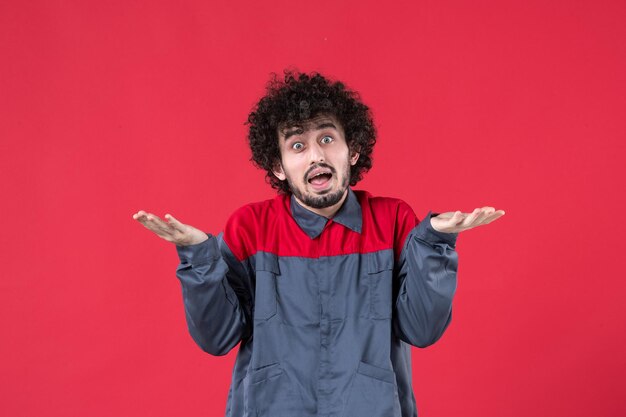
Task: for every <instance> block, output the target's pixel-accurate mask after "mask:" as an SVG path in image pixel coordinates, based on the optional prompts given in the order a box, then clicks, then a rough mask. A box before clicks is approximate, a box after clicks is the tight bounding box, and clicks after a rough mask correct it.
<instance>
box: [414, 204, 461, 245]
mask: <svg viewBox="0 0 626 417" xmlns="http://www.w3.org/2000/svg"><path fill="white" fill-rule="evenodd" d="M438 214H440V213H433V212H432V210H431V211H429V212H428V214H427V215H426V217H424V219H423V220H422V221H421V222H420V223H419V224H418V225H417V229H416V230H415V235H416V236H417V237H418V238H420V239H422V240H424V241H426V242H429V243H433V244H435V243H446V244H448V245H450V246H452V248H454V247H455V245H456V239H457V237H458V236H459V234H458V233H444V232H439V231H437V230H435V229H434V228H433V226H432V224H430V218H431V217H435V216H437V215H438Z"/></svg>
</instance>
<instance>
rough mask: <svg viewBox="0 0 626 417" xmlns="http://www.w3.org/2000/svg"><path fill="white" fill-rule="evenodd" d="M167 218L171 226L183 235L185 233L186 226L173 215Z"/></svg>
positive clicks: (166, 216) (168, 215) (167, 215)
mask: <svg viewBox="0 0 626 417" xmlns="http://www.w3.org/2000/svg"><path fill="white" fill-rule="evenodd" d="M165 218H166V219H167V220H168V222H169V225H170V226H171V227H173V228H174V229H175V230H177V231H179V232H181V233H184V232H185V225H184V224H182V223H181V222H179V221H178V220H177V219H176V218H175V217H174V216H172V215H171V214H166V215H165Z"/></svg>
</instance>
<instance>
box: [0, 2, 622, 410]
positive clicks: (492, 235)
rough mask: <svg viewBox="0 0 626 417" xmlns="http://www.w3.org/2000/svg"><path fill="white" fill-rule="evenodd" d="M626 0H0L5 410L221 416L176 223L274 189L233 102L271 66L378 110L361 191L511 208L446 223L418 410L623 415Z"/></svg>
mask: <svg viewBox="0 0 626 417" xmlns="http://www.w3.org/2000/svg"><path fill="white" fill-rule="evenodd" d="M624 22H626V3H625V2H623V1H600V2H598V1H550V2H544V1H515V2H514V1H507V2H502V1H471V2H470V1H468V2H460V1H440V2H434V1H416V2H409V1H406V2H369V3H368V2H363V1H356V0H355V1H344V2H339V1H319V2H314V3H311V2H293V1H280V2H271V6H269V2H258V1H246V2H241V1H240V2H230V3H227V2H217V1H212V2H207V1H186V2H181V1H159V2H155V1H145V2H138V1H105V2H93V1H92V2H83V1H24V2H22V1H13V2H9V1H3V2H2V3H1V4H0V56H1V57H2V58H1V59H2V65H0V138H1V149H0V150H1V152H0V164H1V165H0V166H1V169H2V176H1V177H2V179H1V187H2V188H1V190H0V191H1V192H2V203H1V205H0V207H1V211H2V233H0V245H1V247H0V253H1V256H2V279H1V281H0V297H1V299H0V332H1V335H2V336H1V343H0V361H1V362H0V366H1V369H0V414H2V415H6V416H174V415H181V416H183V415H184V416H219V415H223V412H224V408H225V404H226V394H227V391H228V387H229V382H230V376H231V369H232V365H233V362H234V359H235V354H236V351H237V349H238V348H235V349H234V350H233V351H231V352H230V353H229V354H228V355H227V356H225V357H213V356H210V355H207V354H205V353H204V352H202V351H201V350H200V349H199V348H198V347H197V346H196V345H195V344H194V343H193V341H192V340H191V337H190V336H189V335H188V333H187V328H186V324H185V321H184V312H183V304H182V296H181V292H180V285H179V283H178V281H177V279H176V277H175V268H176V266H177V264H178V257H177V255H176V251H175V249H174V247H173V246H172V244H171V243H168V242H166V241H164V240H161V239H159V238H158V237H156V236H154V235H153V234H152V233H150V232H149V231H148V230H146V229H145V228H144V227H143V226H141V225H140V224H139V223H137V222H136V221H135V220H133V219H132V214H133V213H135V212H136V211H138V210H140V209H143V210H147V211H151V212H154V213H156V214H158V215H159V216H163V215H164V214H165V213H168V212H169V213H171V214H173V215H174V216H176V217H178V218H179V219H180V220H181V221H183V222H185V223H189V224H192V225H194V226H196V227H198V228H201V229H203V230H205V231H210V232H214V233H217V232H219V231H220V230H221V228H222V226H223V224H224V222H225V220H226V219H227V217H228V215H229V214H230V213H231V212H232V211H233V210H235V209H236V208H237V207H239V206H241V205H243V204H245V203H247V202H250V201H256V200H259V199H265V198H271V197H272V196H273V195H274V191H273V190H272V189H271V188H270V187H269V186H268V185H266V184H265V183H264V181H263V172H261V171H259V170H257V169H255V168H254V167H253V166H252V165H251V164H250V163H249V161H248V159H249V157H250V152H249V150H248V148H247V144H246V140H245V135H246V127H245V126H244V125H243V122H244V121H245V120H246V117H247V114H248V112H249V111H250V109H251V108H252V106H253V105H254V103H255V102H256V100H257V99H258V98H259V97H260V96H261V95H262V94H263V92H264V85H265V82H266V81H267V80H268V78H269V73H270V72H280V71H282V70H283V69H284V68H285V67H287V66H295V67H297V68H299V69H301V70H304V71H311V70H318V71H321V72H323V73H325V74H327V75H329V76H331V77H334V78H337V79H341V80H344V81H345V83H346V84H347V85H348V86H349V87H351V88H354V89H356V90H358V91H359V92H360V93H361V95H362V98H363V100H364V101H365V102H366V103H367V104H368V105H369V106H370V107H371V108H372V110H373V112H374V116H375V119H376V124H377V126H378V129H379V143H378V145H377V147H376V150H375V155H374V156H375V164H374V168H373V169H372V171H371V172H370V173H369V174H368V175H367V176H366V178H365V180H364V181H363V182H362V183H360V184H359V185H358V186H357V187H356V188H357V189H367V190H369V191H370V192H372V193H373V194H378V195H388V196H394V197H399V198H402V199H404V200H405V201H407V202H408V203H409V204H411V206H412V207H413V209H414V210H415V212H416V213H417V215H418V217H419V218H420V219H421V218H422V217H423V216H424V215H425V214H426V213H427V211H428V210H430V209H432V210H433V211H439V212H443V211H454V210H457V209H458V210H463V211H465V212H471V211H472V210H473V209H474V208H475V207H482V206H487V205H488V206H493V207H495V208H496V209H503V210H505V211H506V215H505V216H504V217H502V218H501V219H499V220H497V221H496V222H494V223H491V224H490V225H488V226H484V227H479V228H476V229H472V230H469V231H465V232H462V233H461V234H460V236H459V239H458V244H457V251H458V253H459V270H458V278H459V283H458V291H457V294H456V298H455V301H454V316H453V320H452V324H451V326H450V327H449V328H448V330H447V332H446V334H445V335H444V336H443V338H442V339H441V340H440V341H439V342H438V343H436V344H435V345H433V346H431V347H429V348H427V349H417V348H415V349H413V367H414V369H413V375H414V388H415V395H416V399H417V404H418V408H419V411H420V416H465V417H470V416H529V415H546V416H569V417H572V416H589V415H593V416H618V415H620V416H621V415H624V414H623V413H624V410H625V409H626V400H625V397H624V395H623V391H624V383H623V376H624V371H625V358H624V353H623V350H624V345H625V343H624V342H625V339H626V338H625V335H624V333H625V332H624V330H625V324H626V312H625V308H624V301H623V297H624V293H625V289H626V285H625V284H624V273H623V266H622V263H623V262H622V259H621V257H622V256H623V255H624V245H623V243H622V242H623V239H624V219H623V215H624V208H625V207H624V206H625V205H624V185H623V181H622V178H623V176H624V175H623V174H624V171H623V166H624V161H625V152H624V150H625V145H624V139H625V137H626V135H625V133H626V129H625V127H626V123H625V121H624V116H625V115H626V76H625V74H626V65H625V64H626V46H625V45H626V25H625V24H624Z"/></svg>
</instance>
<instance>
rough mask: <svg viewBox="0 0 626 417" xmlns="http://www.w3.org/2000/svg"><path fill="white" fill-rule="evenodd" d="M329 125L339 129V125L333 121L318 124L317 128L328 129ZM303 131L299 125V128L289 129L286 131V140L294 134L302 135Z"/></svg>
mask: <svg viewBox="0 0 626 417" xmlns="http://www.w3.org/2000/svg"><path fill="white" fill-rule="evenodd" d="M327 127H332V128H333V129H335V130H337V126H335V125H334V124H333V123H331V122H323V123H320V124H318V125H317V127H316V128H315V130H322V129H326V128H327ZM302 133H304V130H303V129H302V127H298V128H297V129H295V130H292V131H289V132H284V135H285V140H287V139H289V138H290V137H291V136H293V135H301V134H302Z"/></svg>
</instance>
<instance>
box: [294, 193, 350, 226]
mask: <svg viewBox="0 0 626 417" xmlns="http://www.w3.org/2000/svg"><path fill="white" fill-rule="evenodd" d="M294 197H295V199H296V201H297V202H298V204H300V205H301V206H302V207H304V208H306V209H307V210H310V211H312V212H313V213H316V214H319V215H320V216H324V217H326V218H327V219H330V218H332V217H333V216H334V215H335V213H337V212H338V211H339V209H340V208H341V205H342V204H343V202H344V201H346V198H347V197H348V189H347V188H346V191H345V192H344V193H343V196H342V197H341V200H339V202H337V204H334V205H332V206H329V207H324V208H321V209H318V208H313V207H309V206H307V205H306V204H304V203H303V202H302V201H300V199H299V198H298V197H296V196H295V195H294Z"/></svg>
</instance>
